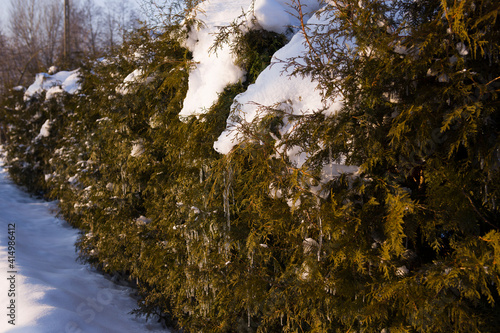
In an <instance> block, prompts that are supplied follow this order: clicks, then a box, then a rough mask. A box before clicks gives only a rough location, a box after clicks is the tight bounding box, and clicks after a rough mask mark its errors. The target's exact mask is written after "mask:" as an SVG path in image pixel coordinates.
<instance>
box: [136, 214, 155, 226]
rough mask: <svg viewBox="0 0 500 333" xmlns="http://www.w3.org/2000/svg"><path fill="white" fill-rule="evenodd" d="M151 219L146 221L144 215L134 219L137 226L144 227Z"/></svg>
mask: <svg viewBox="0 0 500 333" xmlns="http://www.w3.org/2000/svg"><path fill="white" fill-rule="evenodd" d="M151 221H152V220H151V219H148V218H147V217H146V216H144V215H141V216H139V217H138V218H137V219H135V223H136V224H137V225H138V226H144V225H147V224H149V223H151Z"/></svg>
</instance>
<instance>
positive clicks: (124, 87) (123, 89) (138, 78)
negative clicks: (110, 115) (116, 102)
mask: <svg viewBox="0 0 500 333" xmlns="http://www.w3.org/2000/svg"><path fill="white" fill-rule="evenodd" d="M143 75H144V72H143V71H142V69H136V70H134V71H133V72H132V73H130V74H129V75H127V77H125V79H124V80H123V83H122V84H120V85H119V86H118V87H116V92H117V93H119V94H122V95H126V94H128V93H129V86H130V85H131V84H133V83H138V82H142V81H143V78H142V77H143Z"/></svg>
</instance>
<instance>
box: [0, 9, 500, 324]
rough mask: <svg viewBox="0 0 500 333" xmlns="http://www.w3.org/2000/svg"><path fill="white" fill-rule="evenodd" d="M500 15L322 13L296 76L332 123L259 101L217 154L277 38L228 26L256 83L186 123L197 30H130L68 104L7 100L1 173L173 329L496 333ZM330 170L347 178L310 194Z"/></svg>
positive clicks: (89, 67)
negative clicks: (306, 82)
mask: <svg viewBox="0 0 500 333" xmlns="http://www.w3.org/2000/svg"><path fill="white" fill-rule="evenodd" d="M389 5H390V6H389ZM188 8H189V6H188ZM499 10H500V8H499V7H498V3H497V2H496V1H493V0H491V1H488V0H483V1H469V0H463V1H446V0H443V1H440V2H438V1H434V0H429V1H425V0H421V1H413V0H408V1H394V2H390V3H386V2H385V1H375V0H374V1H358V0H356V1H343V2H342V3H340V2H338V3H336V4H335V5H333V4H330V5H326V7H325V9H324V10H323V11H322V12H321V15H322V17H323V20H321V21H319V22H320V23H318V24H316V25H315V26H313V27H312V28H311V30H307V35H308V38H307V42H308V44H309V46H310V47H309V53H307V54H305V55H302V56H301V57H302V58H301V59H298V58H295V59H289V61H290V66H293V68H294V69H295V71H296V75H301V74H308V75H311V76H313V77H314V78H315V79H316V80H317V82H319V85H320V87H321V88H322V89H323V90H322V91H324V93H325V98H326V99H328V98H334V97H338V96H339V94H341V95H342V97H343V101H344V104H343V107H342V110H341V111H340V112H338V113H336V114H332V115H328V114H325V113H324V112H322V110H317V112H313V113H309V114H290V113H289V109H288V108H286V107H285V108H280V107H279V105H278V106H273V107H271V106H269V107H268V108H264V109H265V112H264V111H263V113H262V114H263V116H262V117H259V118H257V119H256V120H255V121H254V122H252V123H249V124H242V127H241V129H242V130H241V133H240V135H241V138H242V141H241V143H239V144H238V145H237V146H236V147H235V148H234V149H233V150H232V151H231V152H230V153H229V154H227V155H220V154H217V153H216V152H215V151H214V150H213V142H214V141H215V140H217V138H218V137H219V135H220V133H221V132H222V131H223V130H224V129H225V128H226V121H227V118H228V115H229V114H230V111H231V110H230V107H231V104H232V101H233V98H234V97H235V96H236V94H238V93H240V92H242V91H244V90H245V89H246V88H247V86H248V84H250V83H252V82H253V81H254V80H255V78H256V75H257V73H258V72H259V71H260V70H262V69H264V68H265V66H266V65H267V64H268V62H269V60H270V57H271V55H272V54H273V53H274V52H275V51H276V50H277V49H278V48H280V47H281V46H282V45H284V44H285V43H286V39H285V38H284V37H283V36H280V35H277V34H275V33H270V32H265V31H257V32H255V31H250V32H245V33H237V34H236V36H237V38H236V40H235V41H234V43H235V44H234V45H237V46H238V47H234V48H233V50H234V52H236V55H237V56H238V63H239V64H241V66H243V67H244V68H245V69H247V70H249V69H250V68H251V69H252V71H251V72H252V73H256V74H255V75H254V76H249V77H248V78H247V80H246V81H245V82H241V83H238V84H235V85H232V86H229V87H227V88H226V90H225V91H224V92H223V93H222V94H221V95H220V96H219V100H218V101H217V102H216V103H215V104H214V105H212V106H207V108H208V112H207V113H206V114H204V115H201V116H200V117H198V118H197V117H192V118H189V119H183V120H182V121H181V120H180V119H179V117H178V113H179V111H180V110H181V108H182V102H183V98H184V96H185V94H186V90H187V81H188V72H189V69H190V68H191V66H193V65H195V64H193V63H192V62H191V61H190V53H189V51H188V50H186V49H185V48H183V47H182V44H181V43H180V41H182V40H183V38H185V37H186V31H188V30H189V29H186V24H187V25H189V24H190V22H189V21H182V24H175V23H172V24H171V25H169V26H166V27H165V28H164V29H163V31H161V32H160V31H158V30H157V29H156V30H155V31H154V32H152V31H149V30H148V29H136V31H135V33H134V34H133V35H132V36H131V37H130V39H128V40H127V41H126V42H125V43H124V45H123V46H122V47H121V48H120V50H119V52H117V53H116V54H115V55H114V56H112V57H107V58H106V59H105V60H103V61H88V62H86V63H85V64H84V65H83V66H82V67H81V69H80V71H81V76H82V89H81V91H80V92H79V93H78V94H77V95H68V94H61V95H60V96H59V97H58V98H52V99H48V100H46V99H45V96H44V93H42V94H41V95H39V96H37V97H35V98H32V99H31V100H29V101H27V102H24V101H23V92H22V91H13V92H12V94H10V95H9V97H8V98H6V100H5V101H4V108H3V109H2V113H1V118H0V121H2V122H3V124H5V125H8V126H6V128H8V132H7V134H6V136H7V138H6V145H5V149H6V151H7V164H8V167H9V172H10V174H11V176H12V177H13V179H14V180H16V181H17V182H18V183H20V184H23V185H25V186H26V187H27V188H28V189H29V190H31V191H32V192H34V193H38V194H41V195H46V196H47V197H49V198H54V199H59V205H60V209H61V215H63V216H64V217H65V218H66V219H67V220H68V221H69V222H70V223H72V224H73V225H75V226H77V227H79V228H81V229H82V235H81V237H80V240H79V242H78V249H79V251H80V256H81V258H82V259H83V260H85V261H87V262H90V263H91V264H93V265H95V266H96V267H99V268H101V269H102V270H104V271H106V272H109V273H111V274H116V275H117V276H118V275H122V276H126V277H128V278H129V279H131V280H133V281H135V282H136V285H137V288H138V289H139V291H140V293H141V299H140V301H139V303H138V309H139V310H138V311H139V312H142V313H147V314H156V315H159V316H160V317H161V318H163V319H164V320H165V321H166V322H167V323H168V324H169V325H178V326H179V327H183V328H184V329H186V331H190V332H198V331H200V332H254V331H259V332H281V331H285V332H302V331H308V332H354V331H356V332H496V331H497V329H498V327H499V324H500V322H499V320H500V311H499V309H498V306H497V302H498V301H499V300H500V295H499V292H500V275H499V273H500V264H499V263H500V233H499V231H498V229H499V226H500V210H499V208H498V203H497V201H498V199H499V195H500V139H499V128H500V127H499V121H500V112H499V102H498V92H499V89H500V79H499V78H500V67H499V64H500V58H499V51H500V48H499V44H498V40H499V37H500V22H499V21H498V19H497V18H498V13H499ZM188 27H189V26H188ZM134 70H140V73H141V76H140V79H139V80H137V81H135V82H129V83H128V84H127V85H124V83H123V80H124V78H125V77H126V76H127V75H128V74H129V73H131V72H133V71H134ZM249 72H250V71H249ZM47 120H49V121H50V124H51V126H50V135H49V136H47V137H40V136H39V134H40V129H41V127H42V125H43V124H44V123H45V122H46V121H47ZM290 124H292V125H293V131H282V129H283V128H284V127H286V126H288V125H290ZM292 149H295V150H296V151H300V152H305V153H307V161H306V163H304V165H302V166H298V165H296V164H294V163H293V161H291V160H290V158H289V157H288V155H287V154H286V152H287V151H289V150H292ZM338 160H341V161H342V163H344V164H351V165H358V166H360V171H359V172H358V173H357V174H340V175H335V176H334V177H331V180H330V181H328V182H324V181H323V179H324V177H322V173H324V171H325V170H328V167H332V166H334V165H335V163H338ZM318 188H319V189H320V190H318Z"/></svg>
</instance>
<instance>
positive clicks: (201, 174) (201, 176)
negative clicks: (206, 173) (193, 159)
mask: <svg viewBox="0 0 500 333" xmlns="http://www.w3.org/2000/svg"><path fill="white" fill-rule="evenodd" d="M200 183H203V166H201V167H200Z"/></svg>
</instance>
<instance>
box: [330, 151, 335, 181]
mask: <svg viewBox="0 0 500 333" xmlns="http://www.w3.org/2000/svg"><path fill="white" fill-rule="evenodd" d="M328 158H329V159H330V172H331V175H332V179H334V176H335V175H334V174H333V158H332V145H328Z"/></svg>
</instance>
